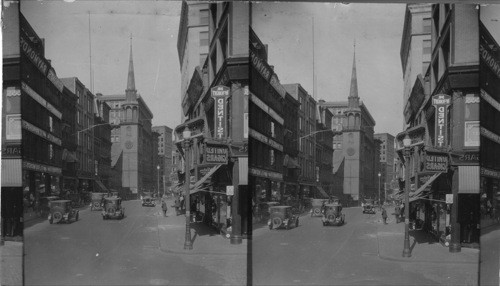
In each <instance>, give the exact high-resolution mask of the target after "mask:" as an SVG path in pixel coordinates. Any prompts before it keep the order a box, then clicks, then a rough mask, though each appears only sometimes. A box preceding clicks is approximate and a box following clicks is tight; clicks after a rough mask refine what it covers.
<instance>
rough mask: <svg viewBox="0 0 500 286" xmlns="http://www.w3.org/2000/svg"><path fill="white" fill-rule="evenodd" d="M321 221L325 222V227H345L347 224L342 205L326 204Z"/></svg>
mask: <svg viewBox="0 0 500 286" xmlns="http://www.w3.org/2000/svg"><path fill="white" fill-rule="evenodd" d="M321 221H323V226H327V225H343V224H344V223H345V214H343V213H342V205H341V204H339V203H333V204H326V205H325V211H324V213H323V218H321Z"/></svg>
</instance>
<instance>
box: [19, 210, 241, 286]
mask: <svg viewBox="0 0 500 286" xmlns="http://www.w3.org/2000/svg"><path fill="white" fill-rule="evenodd" d="M123 206H124V207H125V215H126V217H125V218H124V219H123V220H103V219H102V217H101V214H100V211H90V210H89V209H88V208H87V209H86V210H83V211H80V220H79V221H77V222H74V223H71V224H53V225H50V224H49V223H48V221H44V222H41V223H38V224H35V225H33V226H30V227H28V228H26V229H25V231H24V235H25V262H24V281H25V285H200V284H205V285H207V284H209V285H231V284H234V282H231V281H229V282H228V280H227V279H225V278H224V276H225V275H224V274H221V273H218V269H217V265H214V261H218V260H220V259H221V258H217V257H216V258H213V259H211V257H210V256H207V255H205V256H196V255H183V254H182V253H181V254H176V253H169V252H165V251H162V250H161V248H160V241H159V237H160V233H159V231H160V230H159V228H158V221H159V220H160V219H161V217H159V216H160V215H161V210H160V207H159V206H157V207H155V208H150V207H142V206H141V203H140V201H137V200H136V201H125V202H123ZM167 219H168V218H167ZM172 231H174V230H172ZM175 231H183V228H178V229H175ZM218 263H220V262H218ZM218 265H221V264H218Z"/></svg>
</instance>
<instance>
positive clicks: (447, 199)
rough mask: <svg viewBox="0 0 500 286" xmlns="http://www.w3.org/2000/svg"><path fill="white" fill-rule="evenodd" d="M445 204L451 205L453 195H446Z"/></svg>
mask: <svg viewBox="0 0 500 286" xmlns="http://www.w3.org/2000/svg"><path fill="white" fill-rule="evenodd" d="M446 203H447V204H452V203H453V194H446Z"/></svg>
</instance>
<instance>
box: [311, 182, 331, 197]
mask: <svg viewBox="0 0 500 286" xmlns="http://www.w3.org/2000/svg"><path fill="white" fill-rule="evenodd" d="M314 188H316V189H317V190H318V192H319V193H320V194H321V195H322V196H324V197H325V198H329V196H328V194H327V193H326V192H325V190H323V187H321V186H319V185H318V186H314Z"/></svg>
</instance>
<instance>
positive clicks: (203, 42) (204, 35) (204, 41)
mask: <svg viewBox="0 0 500 286" xmlns="http://www.w3.org/2000/svg"><path fill="white" fill-rule="evenodd" d="M200 46H202V47H203V46H208V32H200Z"/></svg>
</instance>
